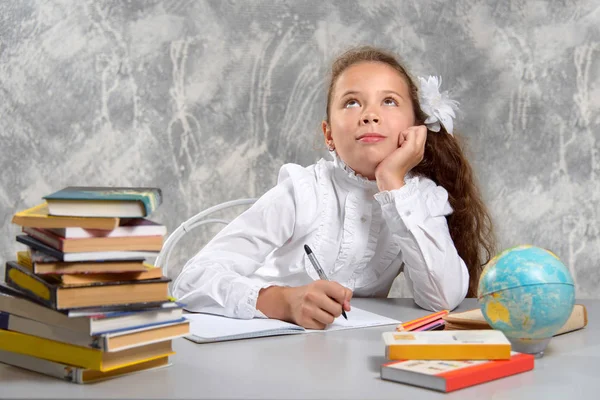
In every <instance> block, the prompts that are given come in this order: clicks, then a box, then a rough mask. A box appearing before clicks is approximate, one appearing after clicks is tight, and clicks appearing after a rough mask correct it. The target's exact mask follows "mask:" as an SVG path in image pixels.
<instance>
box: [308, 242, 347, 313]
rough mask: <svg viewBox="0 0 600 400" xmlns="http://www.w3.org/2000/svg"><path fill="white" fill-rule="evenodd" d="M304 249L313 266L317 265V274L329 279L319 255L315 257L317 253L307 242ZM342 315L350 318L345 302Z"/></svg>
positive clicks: (326, 279)
mask: <svg viewBox="0 0 600 400" xmlns="http://www.w3.org/2000/svg"><path fill="white" fill-rule="evenodd" d="M304 251H306V255H307V256H308V259H309V260H310V263H311V264H312V265H313V267H315V270H316V271H317V274H319V278H321V279H322V280H324V281H328V280H329V278H327V275H325V271H323V268H321V264H319V261H317V257H315V255H314V254H313V252H312V250H311V249H310V247H308V245H306V244H305V245H304ZM342 315H343V316H344V318H346V319H348V317H347V316H346V312H345V311H344V305H343V304H342Z"/></svg>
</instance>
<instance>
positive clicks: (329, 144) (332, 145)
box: [327, 142, 335, 151]
mask: <svg viewBox="0 0 600 400" xmlns="http://www.w3.org/2000/svg"><path fill="white" fill-rule="evenodd" d="M327 150H329V151H334V150H335V146H334V144H333V142H329V143H327Z"/></svg>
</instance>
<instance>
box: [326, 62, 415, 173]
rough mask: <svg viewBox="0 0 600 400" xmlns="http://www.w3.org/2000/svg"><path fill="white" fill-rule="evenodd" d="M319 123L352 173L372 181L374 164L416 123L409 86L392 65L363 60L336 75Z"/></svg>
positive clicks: (396, 144)
mask: <svg viewBox="0 0 600 400" xmlns="http://www.w3.org/2000/svg"><path fill="white" fill-rule="evenodd" d="M329 119H330V121H329V123H327V121H323V124H322V128H323V134H324V135H325V141H326V143H327V144H328V146H330V145H334V146H335V149H336V151H337V153H338V155H339V156H340V158H341V159H342V160H343V161H344V162H345V163H346V164H347V165H348V166H349V167H350V168H352V169H353V170H354V171H356V172H357V173H359V174H361V175H362V176H364V177H367V178H369V179H375V168H376V167H377V165H378V164H379V163H380V162H381V161H382V160H383V159H384V158H385V157H387V156H388V155H390V154H391V153H392V152H393V151H394V150H396V149H397V148H398V136H399V135H400V132H402V131H403V130H405V129H407V128H409V127H411V126H413V125H415V117H414V111H413V106H412V102H411V99H410V95H409V90H408V84H407V83H406V81H405V80H404V78H403V77H402V76H401V75H400V73H398V71H396V70H395V69H394V68H392V67H391V66H389V65H387V64H384V63H380V62H362V63H359V64H355V65H353V66H351V67H349V68H347V69H346V70H345V71H344V72H343V73H342V74H341V75H340V76H339V77H338V79H337V82H335V86H334V92H333V96H332V99H331V106H330V110H329Z"/></svg>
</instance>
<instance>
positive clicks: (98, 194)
mask: <svg viewBox="0 0 600 400" xmlns="http://www.w3.org/2000/svg"><path fill="white" fill-rule="evenodd" d="M43 199H44V200H46V201H54V200H59V201H60V200H70V201H77V200H82V201H137V202H140V203H141V204H143V206H144V209H145V210H146V215H149V214H151V213H152V212H153V211H155V210H156V209H157V208H158V207H159V206H160V205H161V203H162V191H161V190H160V189H159V188H151V187H108V186H106V187H103V186H69V187H66V188H64V189H61V190H59V191H58V192H54V193H52V194H49V195H47V196H44V197H43Z"/></svg>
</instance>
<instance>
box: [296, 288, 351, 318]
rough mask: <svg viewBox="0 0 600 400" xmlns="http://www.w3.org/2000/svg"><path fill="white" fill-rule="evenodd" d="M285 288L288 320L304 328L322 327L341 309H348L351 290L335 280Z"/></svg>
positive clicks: (340, 311)
mask: <svg viewBox="0 0 600 400" xmlns="http://www.w3.org/2000/svg"><path fill="white" fill-rule="evenodd" d="M287 289H288V290H287V293H285V294H286V295H285V298H286V299H287V302H286V303H287V305H288V307H289V316H290V320H291V321H292V322H294V323H295V324H297V325H300V326H303V327H305V328H309V329H324V328H325V326H327V325H329V324H331V323H332V322H333V321H334V319H336V318H337V317H339V316H340V315H341V314H342V309H343V310H345V311H350V299H351V298H352V291H351V290H350V289H348V288H345V287H343V286H342V285H340V284H339V283H337V282H332V281H324V280H318V281H314V282H312V283H309V284H308V285H304V286H299V287H295V288H287ZM340 305H341V307H340Z"/></svg>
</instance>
